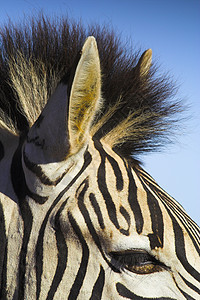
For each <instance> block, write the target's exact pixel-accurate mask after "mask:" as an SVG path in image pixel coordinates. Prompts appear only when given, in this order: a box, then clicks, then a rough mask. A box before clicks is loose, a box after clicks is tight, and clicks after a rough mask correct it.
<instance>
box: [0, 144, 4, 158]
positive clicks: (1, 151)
mask: <svg viewBox="0 0 200 300" xmlns="http://www.w3.org/2000/svg"><path fill="white" fill-rule="evenodd" d="M4 154H5V152H4V146H3V144H2V142H1V141H0V160H2V159H3V158H4Z"/></svg>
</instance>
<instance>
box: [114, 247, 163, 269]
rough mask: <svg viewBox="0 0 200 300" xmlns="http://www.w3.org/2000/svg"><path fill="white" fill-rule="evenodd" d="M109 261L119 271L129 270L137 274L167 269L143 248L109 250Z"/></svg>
mask: <svg viewBox="0 0 200 300" xmlns="http://www.w3.org/2000/svg"><path fill="white" fill-rule="evenodd" d="M110 256H111V263H112V264H113V265H114V266H115V267H116V268H117V269H118V270H120V271H124V270H129V271H131V272H133V273H137V274H150V273H155V272H160V271H163V270H164V269H165V270H166V269H169V268H168V267H167V266H165V265H164V264H163V263H161V262H160V261H158V260H157V259H156V258H155V257H153V256H152V255H150V254H149V253H148V252H146V251H144V250H138V249H137V250H128V251H124V252H111V253H110Z"/></svg>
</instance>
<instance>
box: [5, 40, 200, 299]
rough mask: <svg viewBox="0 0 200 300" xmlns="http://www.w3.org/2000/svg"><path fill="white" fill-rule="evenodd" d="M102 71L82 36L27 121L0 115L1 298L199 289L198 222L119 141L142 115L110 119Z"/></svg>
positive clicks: (143, 66)
mask: <svg viewBox="0 0 200 300" xmlns="http://www.w3.org/2000/svg"><path fill="white" fill-rule="evenodd" d="M23 59H24V58H23ZM23 65H24V64H23ZM24 66H26V67H27V64H26V65H24ZM150 66H151V51H150V50H149V51H147V52H145V54H144V55H143V56H142V57H141V59H140V60H139V62H138V64H137V65H136V66H135V72H136V73H137V74H138V75H137V76H139V78H140V79H138V80H139V81H140V80H142V82H143V85H144V86H145V89H146V86H147V85H148V80H147V77H148V76H149V73H150V72H151V69H150ZM21 71H23V69H22V70H21ZM24 72H26V69H24ZM12 73H13V72H12ZM13 74H14V73H13ZM21 74H23V72H22V73H21ZM34 74H35V73H34ZM91 75H92V76H91ZM21 78H25V75H24V74H23V76H22V77H21ZM144 78H145V80H144ZM41 80H43V78H42V79H41ZM103 80H104V76H103V75H102V74H101V72H100V60H99V55H98V50H97V45H96V41H95V39H94V38H93V37H89V38H88V39H87V40H86V42H85V44H84V46H83V48H82V51H81V53H80V54H79V55H78V57H77V60H76V62H75V64H74V67H73V68H72V70H71V74H70V75H69V74H67V75H66V76H64V77H63V79H62V80H61V81H60V83H59V84H58V86H57V88H56V89H55V92H54V93H53V94H52V95H51V97H50V98H49V100H48V102H47V104H46V105H45V107H44V108H43V109H42V107H40V108H39V110H40V109H41V110H42V112H41V113H40V115H39V117H37V120H35V121H34V118H36V117H33V114H34V111H33V113H31V117H30V118H29V117H28V114H29V112H30V110H29V109H28V111H27V113H26V112H25V110H26V109H23V111H24V114H25V115H26V118H27V120H29V126H31V128H30V129H29V126H25V128H24V130H19V129H20V128H18V130H16V131H13V130H12V128H11V127H10V126H9V124H8V122H7V125H5V123H4V122H2V123H1V124H2V126H1V128H0V133H1V141H0V189H1V190H0V243H1V255H0V276H1V277H0V278H1V281H0V284H1V290H0V298H1V299H40V300H41V299H125V298H127V299H180V300H181V299H200V259H199V254H200V239H199V237H200V231H199V227H198V226H197V225H196V224H195V223H194V222H193V221H192V220H191V219H190V217H189V216H188V215H187V213H186V212H185V211H184V209H183V208H182V207H181V205H180V204H179V203H178V202H176V201H175V200H174V199H173V198H171V197H170V196H169V195H168V194H167V193H165V192H164V191H163V190H162V189H161V188H160V187H159V186H158V185H157V183H156V182H155V181H154V180H153V179H152V178H151V176H150V175H149V174H147V173H146V172H145V171H144V170H143V169H142V168H141V166H140V165H139V164H138V163H137V161H136V160H134V159H133V158H132V157H131V156H130V155H128V153H129V154H130V152H129V150H128V151H127V152H126V151H125V148H126V146H127V147H128V148H129V143H128V139H130V140H131V141H132V140H134V138H132V136H133V135H134V134H136V136H137V137H136V139H137V140H138V139H139V129H138V128H137V126H139V124H143V125H141V126H143V127H142V130H143V132H144V131H145V128H146V126H147V125H148V124H150V123H149V120H148V118H150V116H149V115H148V114H145V116H146V117H147V123H145V124H144V120H143V121H137V118H142V115H138V114H137V113H136V114H135V113H134V112H133V111H132V110H131V112H130V114H128V115H127V114H126V111H125V112H124V113H125V115H124V118H122V119H120V120H118V121H119V122H117V123H115V124H114V123H113V121H114V119H113V116H114V115H115V117H116V112H119V110H118V109H122V104H121V103H122V102H120V103H119V102H118V101H117V102H115V103H114V104H113V103H111V104H112V105H110V107H109V109H107V110H105V109H104V105H106V104H107V103H108V102H107V100H104V97H103V96H104V95H103V92H102V85H103ZM149 80H150V79H149ZM35 82H37V80H36V81H35ZM22 86H23V84H22ZM36 86H37V85H33V87H34V88H36ZM15 90H16V89H15ZM20 93H21V92H20ZM33 94H34V97H36V94H37V91H33ZM47 94H48V93H47ZM18 96H19V95H18ZM40 96H41V95H40ZM45 97H46V96H45ZM19 98H20V96H19ZM102 98H103V99H102ZM24 99H25V98H24ZM28 105H30V104H28ZM165 108H166V107H165ZM137 112H138V113H139V110H138V111H137ZM36 114H37V113H36ZM117 115H118V113H117ZM32 117H33V119H32ZM152 117H153V115H152ZM31 119H32V121H31ZM134 119H135V123H134ZM140 120H141V119H140ZM109 122H111V123H109ZM140 122H141V123H140ZM25 123H26V122H25ZM108 124H109V125H112V126H111V128H110V130H108V127H107V126H108ZM154 124H155V123H154ZM18 125H19V121H18ZM104 125H106V126H105V127H104ZM114 125H115V126H114ZM157 125H158V123H157ZM157 125H156V126H157ZM134 126H136V130H134ZM156 126H155V127H154V133H155V132H156ZM120 127H121V128H120ZM129 129H130V131H131V133H130V134H129V133H127V132H124V133H123V131H126V130H127V131H128V130H129ZM103 132H104V133H103ZM158 134H159V133H158ZM141 143H143V142H142V141H141ZM116 145H117V146H116ZM119 145H121V147H122V150H121V151H120V147H119ZM137 147H138V149H139V144H138V145H137ZM145 147H146V146H144V144H143V149H145ZM131 149H132V150H131V151H133V147H132V148H131ZM144 151H145V150H144ZM124 152H126V155H124V156H123V155H122V154H123V153H124ZM136 153H137V151H136Z"/></svg>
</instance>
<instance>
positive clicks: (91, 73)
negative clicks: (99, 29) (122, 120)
mask: <svg viewBox="0 0 200 300" xmlns="http://www.w3.org/2000/svg"><path fill="white" fill-rule="evenodd" d="M100 91H101V72H100V61H99V54H98V49H97V44H96V40H95V38H94V37H88V38H87V40H86V41H85V44H84V46H83V48H82V53H81V57H80V60H79V62H78V65H77V68H76V72H75V76H74V79H73V82H72V86H71V91H70V100H69V117H68V133H69V142H70V152H71V153H72V154H73V153H76V152H78V151H79V149H80V148H81V147H82V146H83V144H84V143H86V141H87V139H88V136H89V130H90V127H91V124H92V122H93V120H94V116H95V114H96V112H97V111H98V110H99V108H100V103H101V97H100Z"/></svg>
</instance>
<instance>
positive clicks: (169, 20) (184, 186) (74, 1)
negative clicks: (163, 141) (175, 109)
mask: <svg viewBox="0 0 200 300" xmlns="http://www.w3.org/2000/svg"><path fill="white" fill-rule="evenodd" d="M41 10H43V12H44V13H46V14H47V15H66V14H67V15H68V16H69V17H72V18H74V19H80V18H81V19H82V21H83V23H85V24H90V23H93V22H97V23H100V24H102V23H106V24H108V25H111V26H113V27H114V28H115V29H116V31H118V32H119V33H121V35H122V37H123V39H124V40H132V44H133V45H134V46H136V47H140V48H142V49H143V50H145V49H148V48H152V50H153V57H154V58H155V59H156V60H157V61H158V63H159V64H160V65H161V70H162V71H164V72H165V71H169V72H170V73H171V74H172V75H173V76H174V78H175V79H176V80H177V82H178V84H180V89H179V92H178V94H177V97H178V98H185V99H186V100H187V102H188V103H189V104H190V111H189V113H190V115H191V118H190V120H189V121H187V122H186V123H185V124H184V125H185V130H184V132H180V134H179V135H178V137H177V140H176V144H175V145H173V146H171V147H168V148H167V149H166V150H165V151H164V152H161V153H158V154H155V153H154V154H148V155H145V156H143V157H142V159H143V162H144V168H145V169H146V170H147V171H148V172H149V173H150V174H151V175H152V176H153V177H154V178H155V179H156V181H157V182H158V183H159V184H160V185H161V186H162V187H163V188H164V189H165V190H166V191H167V192H168V193H169V194H170V195H171V196H173V197H174V198H176V199H177V200H178V201H179V202H180V203H181V204H182V205H183V207H184V208H185V209H186V211H187V212H188V213H189V215H190V216H191V217H192V218H193V219H194V220H195V221H196V222H197V223H198V224H200V196H199V186H200V175H199V173H200V171H199V170H200V158H199V155H200V90H199V86H200V58H199V55H200V1H199V0H190V1H188V0H168V1H160V0H124V1H119V0H107V1H106V0H101V1H94V0H93V1H92V0H84V1H81V0H68V1H67V0H66V1H65V0H56V1H53V0H46V1H45V0H34V1H31V0H14V1H13V0H7V1H2V3H1V9H0V25H2V24H3V23H4V22H5V21H6V20H7V19H8V17H10V18H11V20H14V21H17V20H19V18H21V17H23V15H32V14H35V15H37V13H38V12H40V11H41Z"/></svg>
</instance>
